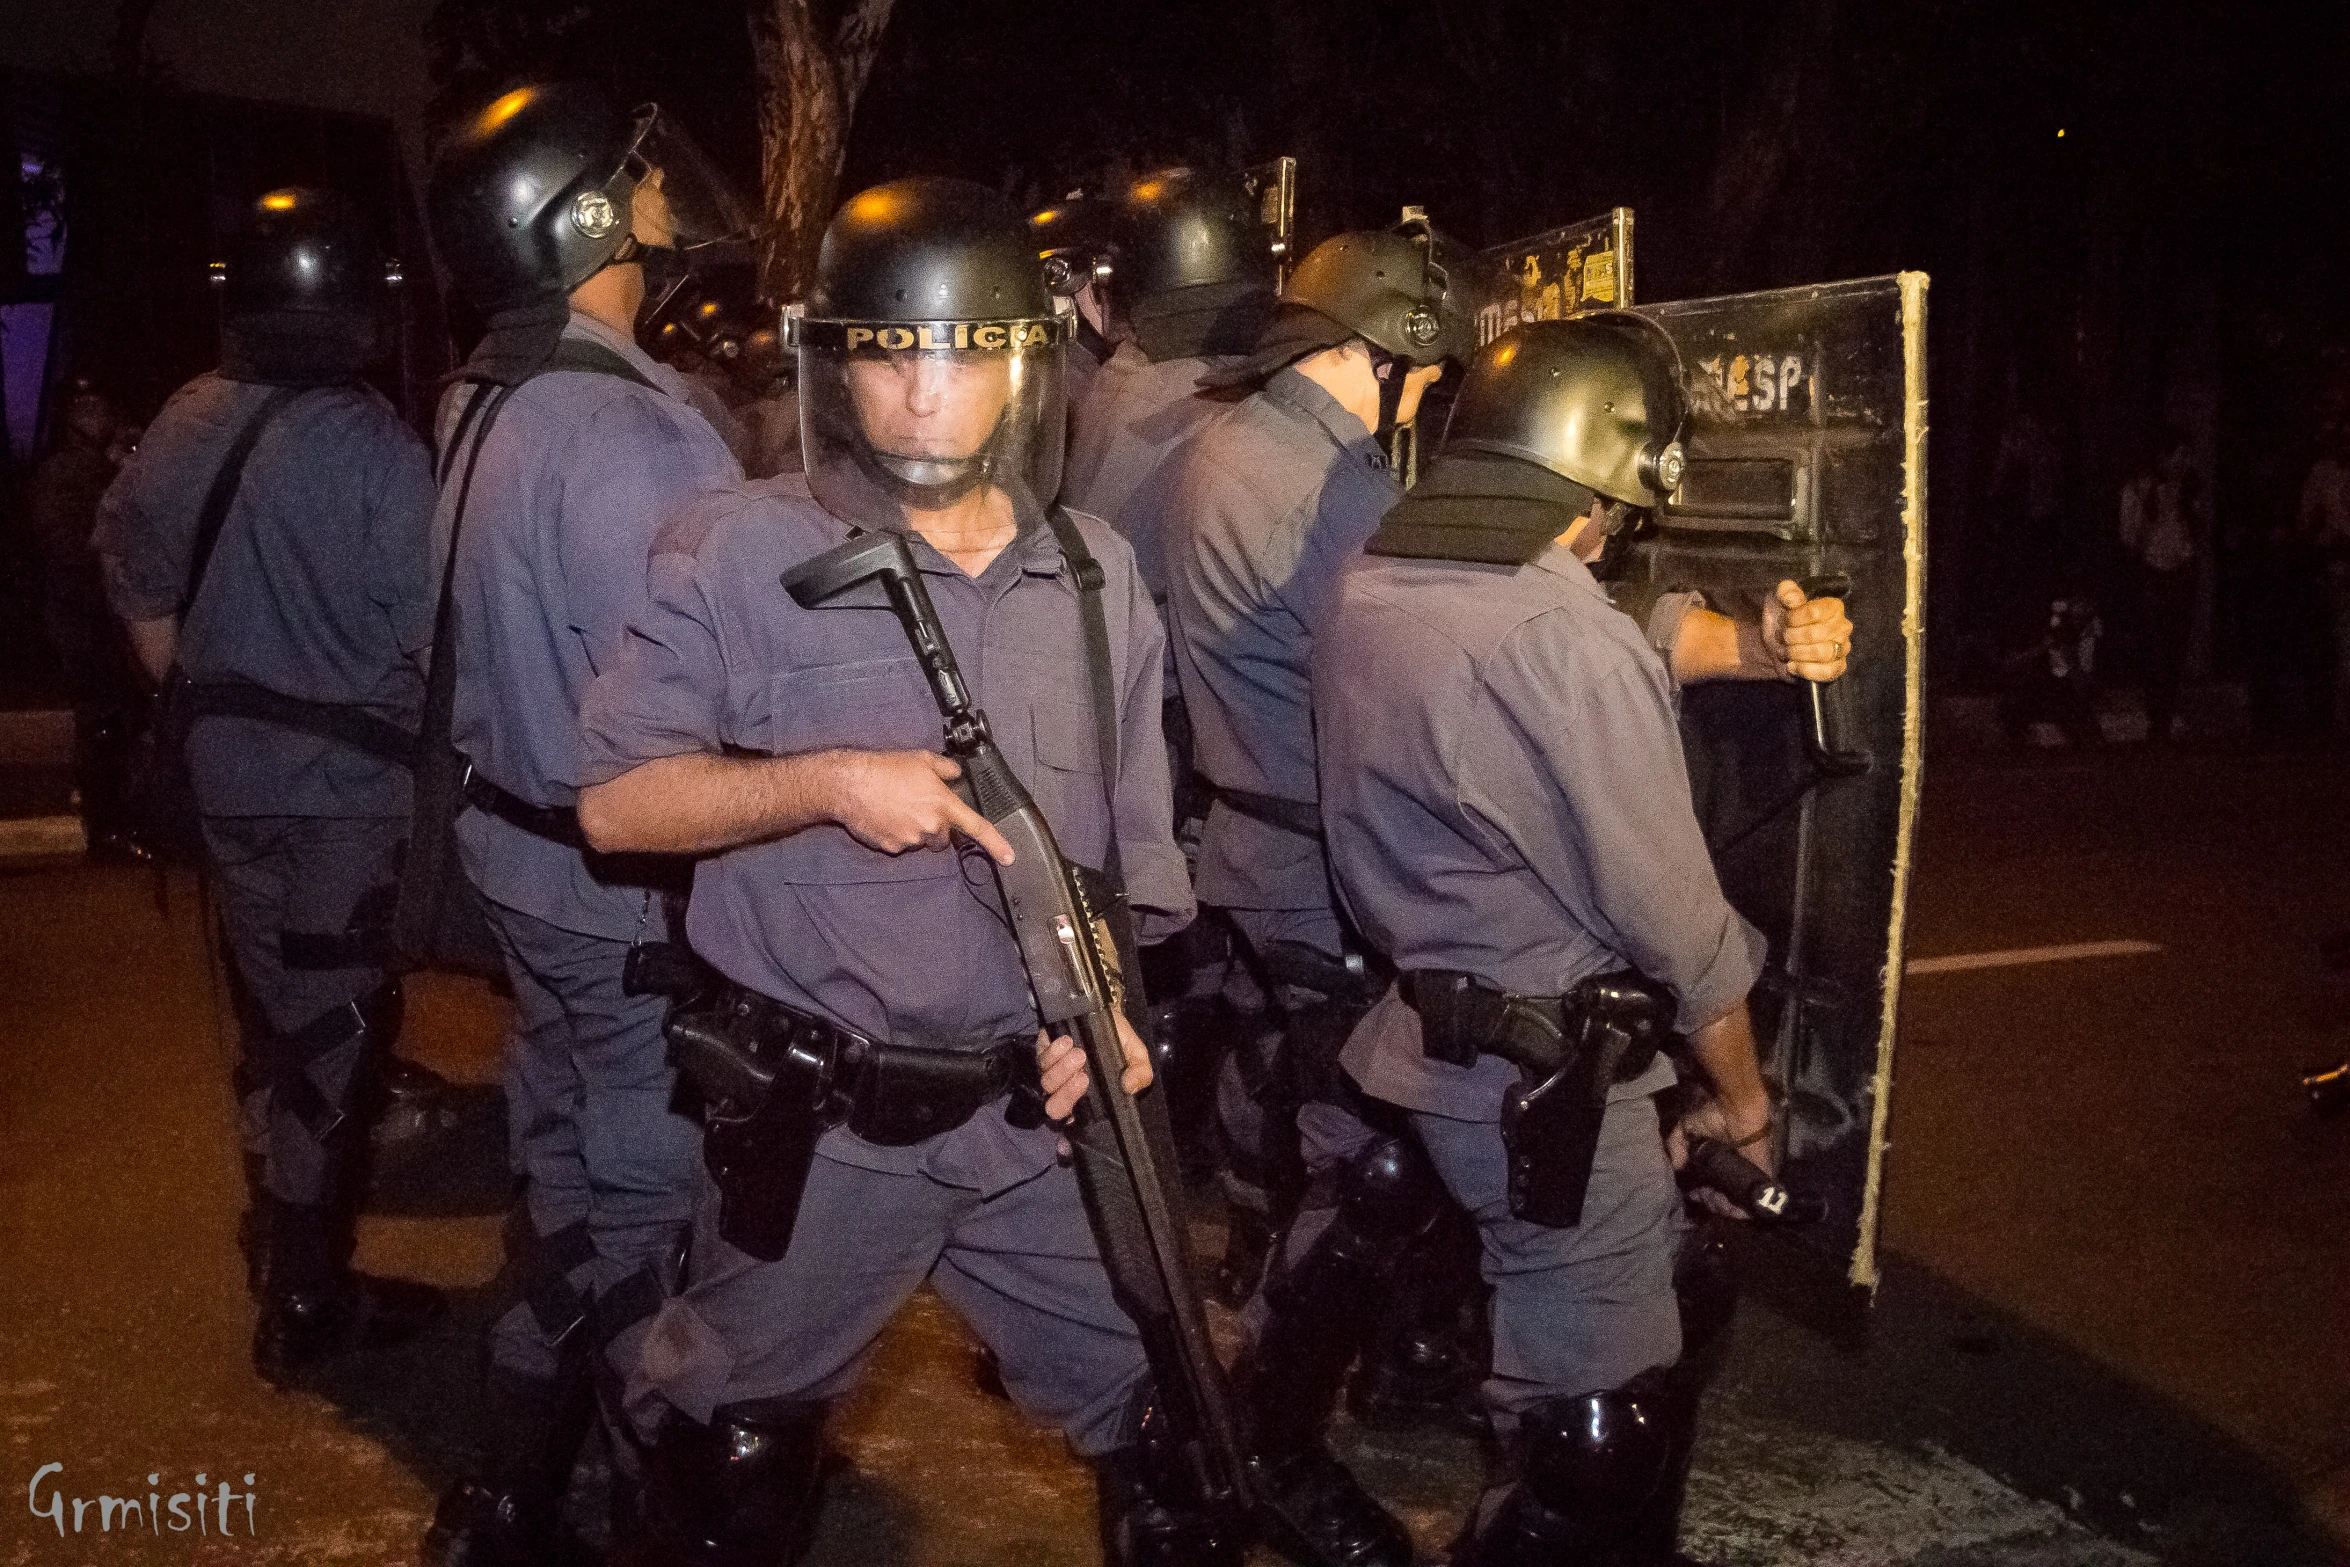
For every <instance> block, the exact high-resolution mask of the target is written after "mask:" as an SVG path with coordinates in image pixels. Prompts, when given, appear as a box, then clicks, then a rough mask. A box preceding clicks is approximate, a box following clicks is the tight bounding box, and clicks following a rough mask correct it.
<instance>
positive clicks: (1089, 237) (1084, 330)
mask: <svg viewBox="0 0 2350 1567" xmlns="http://www.w3.org/2000/svg"><path fill="white" fill-rule="evenodd" d="M1116 218H1117V205H1116V203H1114V202H1111V201H1107V200H1105V199H1103V198H1102V197H1100V196H1091V195H1088V194H1086V193H1085V192H1084V191H1082V190H1073V191H1071V192H1069V194H1068V195H1066V196H1064V197H1062V198H1061V199H1060V200H1059V201H1056V202H1054V203H1053V204H1052V205H1051V206H1049V207H1044V208H1041V209H1039V210H1038V211H1035V212H1032V213H1030V214H1029V215H1028V237H1029V239H1030V240H1031V241H1032V242H1034V244H1035V245H1036V253H1037V257H1038V259H1040V260H1042V261H1043V262H1044V280H1045V286H1046V287H1047V288H1050V289H1051V290H1052V291H1053V293H1054V294H1055V295H1057V296H1058V297H1060V298H1062V299H1066V300H1069V301H1070V302H1071V303H1072V304H1074V305H1075V306H1076V307H1077V324H1076V327H1075V332H1076V336H1075V337H1074V338H1073V339H1072V340H1071V342H1070V345H1069V354H1068V361H1069V362H1068V369H1067V371H1066V373H1065V374H1064V375H1063V377H1062V380H1063V381H1064V383H1065V386H1066V391H1067V394H1068V400H1069V422H1070V427H1071V429H1072V431H1074V429H1075V426H1076V421H1077V410H1079V409H1080V408H1083V407H1084V406H1085V405H1086V403H1087V402H1088V401H1089V400H1090V398H1091V397H1092V394H1093V383H1094V381H1095V380H1096V379H1098V378H1099V377H1100V375H1101V371H1102V366H1103V365H1104V364H1105V363H1106V362H1108V360H1109V357H1110V355H1111V354H1112V353H1113V352H1114V351H1115V350H1116V348H1117V346H1118V345H1117V344H1116V343H1114V342H1112V341H1111V340H1110V336H1109V322H1110V301H1109V290H1108V288H1107V287H1106V283H1105V280H1106V278H1107V276H1108V273H1109V270H1110V238H1111V232H1112V228H1113V225H1114V223H1115V221H1116ZM1068 477H1069V476H1068V471H1067V464H1066V462H1064V463H1063V465H1062V474H1061V479H1062V484H1063V487H1064V488H1066V486H1067V483H1068ZM1072 504H1074V503H1072Z"/></svg>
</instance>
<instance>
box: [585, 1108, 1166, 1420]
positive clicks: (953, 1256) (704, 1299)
mask: <svg viewBox="0 0 2350 1567" xmlns="http://www.w3.org/2000/svg"><path fill="white" fill-rule="evenodd" d="M998 1113H1000V1111H999V1110H998V1109H997V1108H996V1107H994V1106H989V1107H983V1108H982V1109H981V1110H980V1112H979V1114H981V1115H983V1116H984V1115H993V1114H998ZM957 1135H958V1134H957V1133H954V1132H948V1133H945V1134H942V1135H941V1136H940V1137H938V1138H933V1139H931V1140H930V1143H929V1144H918V1145H916V1146H917V1147H918V1148H922V1149H923V1150H924V1151H925V1152H929V1151H930V1150H931V1149H932V1148H934V1147H935V1145H937V1144H939V1143H943V1142H946V1141H947V1140H948V1139H951V1138H954V1137H956V1136H957ZM693 1271H694V1278H693V1282H692V1283H691V1284H690V1285H689V1286H688V1287H687V1288H686V1289H685V1290H684V1291H683V1292H682V1293H681V1294H679V1295H678V1296H677V1297H676V1298H674V1299H672V1300H671V1301H669V1302H668V1303H667V1304H666V1305H665V1306H664V1307H663V1308H662V1311H661V1315H660V1316H659V1317H658V1318H656V1319H655V1322H654V1325H653V1330H652V1332H651V1333H650V1334H649V1335H647V1337H646V1339H645V1342H644V1348H643V1353H642V1355H641V1356H640V1359H639V1362H638V1366H637V1370H636V1374H635V1375H634V1376H633V1377H632V1378H631V1379H630V1382H629V1387H628V1410H629V1414H630V1416H631V1418H632V1419H633V1420H634V1422H635V1424H636V1426H637V1429H638V1433H639V1434H640V1435H641V1436H643V1437H645V1438H646V1439H647V1440H650V1439H652V1437H653V1436H654V1435H655V1434H656V1433H657V1431H658V1429H659V1425H660V1422H661V1420H662V1418H663V1410H664V1409H674V1410H677V1411H679V1412H680V1413H682V1414H684V1415H685V1416H687V1417H688V1418H689V1419H693V1420H698V1421H707V1420H708V1419H709V1418H710V1415H711V1412H712V1411H713V1410H715V1409H717V1408H719V1407H720V1406H722V1405H725V1404H730V1403H734V1402H737V1401H739V1400H743V1399H751V1398H793V1399H829V1398H834V1397H837V1396H839V1395H840V1394H842V1393H845V1392H847V1391H848V1389H849V1388H850V1387H851V1386H853V1385H854V1384H855V1382H856V1380H857V1378H858V1376H859V1374H860V1373H861V1372H862V1371H863V1370H864V1365H865V1361H866V1358H867V1356H868V1355H869V1353H870V1352H871V1350H872V1348H873V1344H874V1341H875V1340H876V1339H878V1338H879V1337H880V1336H881V1331H882V1329H883V1328H884V1327H886V1326H887V1325H888V1323H889V1320H890V1318H891V1317H892V1316H894V1315H896V1313H897V1311H898V1308H899V1307H901V1306H903V1305H904V1304H905V1303H906V1301H907V1299H908V1298H909V1297H910V1296H912V1294H913V1293H914V1291H915V1289H916V1288H917V1287H919V1286H920V1285H921V1284H922V1283H923V1281H924V1280H926V1279H927V1280H929V1281H930V1282H931V1283H932V1284H933V1285H934V1286H935V1287H936V1289H937V1290H938V1293H939V1294H940V1295H941V1296H943V1297H944V1298H945V1300H946V1302H947V1304H948V1305H949V1306H951V1307H953V1308H954V1310H955V1312H956V1313H957V1314H958V1315H959V1316H961V1317H962V1319H963V1320H964V1322H966V1323H967V1324H969V1326H970V1327H971V1329H972V1331H973V1332H975V1333H976V1334H978V1336H979V1338H980V1339H981V1341H982V1342H984V1343H985V1344H986V1345H987V1347H988V1348H989V1349H991V1350H993V1351H994V1352H995V1356H996V1360H997V1362H998V1364H999V1365H1000V1367H1001V1368H1002V1371H1003V1378H1004V1387H1005V1390H1006V1391H1007V1392H1009V1393H1010V1394H1011V1396H1012V1402H1013V1403H1014V1404H1015V1405H1017V1406H1018V1407H1019V1409H1020V1411H1021V1413H1023V1414H1025V1415H1026V1416H1028V1417H1029V1418H1030V1419H1032V1420H1034V1421H1036V1422H1038V1423H1039V1424H1042V1425H1047V1426H1054V1427H1058V1428H1059V1429H1060V1430H1062V1431H1063V1432H1064V1433H1065V1434H1066V1435H1067V1437H1068V1440H1069V1444H1070V1446H1071V1447H1072V1448H1074V1449H1075V1450H1076V1451H1077V1453H1078V1455H1079V1456H1080V1457H1084V1458H1095V1457H1099V1456H1100V1455H1101V1454H1103V1453H1106V1452H1109V1451H1111V1450H1112V1449H1114V1448H1117V1447H1120V1446H1122V1445H1124V1444H1126V1443H1127V1442H1130V1441H1132V1440H1133V1438H1132V1435H1131V1432H1130V1431H1129V1429H1128V1425H1127V1420H1128V1412H1129V1405H1130V1403H1131V1402H1132V1400H1133V1397H1134V1394H1135V1390H1136V1389H1137V1387H1138V1386H1139V1385H1140V1384H1141V1383H1142V1381H1143V1379H1144V1377H1145V1376H1146V1375H1147V1373H1148V1366H1147V1363H1146V1362H1145V1360H1144V1357H1143V1352H1142V1340H1141V1338H1140V1336H1139V1335H1138V1334H1137V1333H1136V1332H1135V1328H1134V1324H1133V1322H1132V1321H1131V1320H1130V1319H1129V1318H1128V1317H1127V1316H1126V1314H1125V1312H1123V1311H1122V1310H1121V1309H1119V1306H1118V1303H1117V1301H1116V1300H1115V1299H1113V1298H1112V1296H1111V1294H1110V1281H1109V1275H1108V1274H1107V1273H1106V1272H1104V1271H1103V1268H1102V1263H1101V1253H1100V1251H1099V1250H1097V1249H1096V1247H1095V1244H1094V1238H1093V1231H1092V1229H1091V1228H1090V1226H1089V1225H1088V1224H1087V1222H1086V1218H1085V1209H1084V1205H1083V1203H1082V1202H1081V1200H1080V1199H1079V1197H1078V1192H1077V1177H1076V1175H1075V1173H1074V1172H1072V1171H1071V1170H1070V1169H1069V1168H1068V1167H1067V1166H1064V1165H1053V1166H1051V1167H1049V1168H1047V1169H1046V1170H1044V1171H1043V1172H1042V1173H1040V1174H1036V1175H1032V1176H1029V1177H1027V1178H1026V1179H1024V1180H1020V1181H1018V1182H1017V1183H1016V1184H1014V1185H1012V1186H1009V1187H1006V1188H1004V1189H1002V1190H1000V1191H997V1192H995V1193H993V1194H992V1195H983V1194H982V1193H981V1192H980V1191H979V1190H977V1189H976V1188H975V1187H970V1186H962V1185H956V1184H951V1183H949V1182H947V1181H943V1180H940V1179H938V1178H937V1177H936V1176H932V1175H927V1174H909V1175H897V1174H890V1173H886V1172H883V1171H879V1170H870V1169H865V1168H863V1167H861V1166H857V1165H851V1164H844V1163H841V1162H840V1161H838V1160H834V1159H830V1158H826V1157H824V1156H823V1155H821V1154H819V1155H818V1156H817V1158H816V1160H815V1164H814V1167H813V1169H812V1170H811V1171H810V1173H809V1176H808V1187H807V1191H806V1194H805V1195H804V1196H803V1197H802V1199H801V1204H800V1212H799V1218H798V1222H797V1224H796V1226H795V1228H794V1230H793V1232H792V1241H791V1245H790V1247H789V1249H787V1250H786V1251H785V1252H784V1254H783V1257H782V1258H781V1259H780V1260H779V1261H775V1262H761V1261H759V1260H758V1259H756V1258H754V1257H750V1256H747V1255H745V1254H744V1253H742V1252H740V1251H737V1250H736V1249H735V1248H734V1247H732V1246H730V1245H728V1244H727V1243H726V1242H725V1241H724V1240H723V1239H722V1238H721V1237H720V1236H719V1233H718V1192H717V1188H716V1186H715V1185H714V1184H713V1183H711V1182H710V1181H709V1180H708V1179H707V1178H706V1177H705V1179H704V1181H703V1189H702V1196H701V1201H700V1203H699V1204H698V1206H697V1207H696V1209H695V1216H694V1240H693Z"/></svg>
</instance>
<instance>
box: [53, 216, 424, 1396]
mask: <svg viewBox="0 0 2350 1567" xmlns="http://www.w3.org/2000/svg"><path fill="white" fill-rule="evenodd" d="M386 275H387V267H386V263H385V258H384V255H383V252H382V251H381V250H380V249H379V248H378V246H377V244H376V242H375V239H374V237H373V235H372V234H371V233H370V231H369V226H368V224H367V223H366V221H365V220H364V219H363V218H362V217H361V215H360V213H359V212H358V210H357V209H356V208H355V207H354V206H353V205H352V204H351V203H350V202H349V201H347V200H346V199H344V198H343V197H341V196H339V195H337V194H335V193H333V192H331V191H322V190H309V189H286V190H275V191H271V192H269V193H268V194H267V195H265V196H263V197H261V198H260V200H259V202H258V203H256V205H255V206H254V207H253V208H252V210H251V211H250V212H249V213H248V214H247V221H246V222H245V224H244V226H243V229H242V232H241V234H240V236H239V238H238V240H237V242H236V245H235V247H234V249H233V250H232V252H231V254H230V257H229V259H228V261H227V262H226V263H225V265H224V266H223V268H222V269H221V273H220V276H221V278H222V280H223V289H222V292H223V299H222V312H223V318H224V325H223V327H222V332H221V364H220V369H219V370H218V371H217V372H213V373H208V374H205V375H201V376H198V377H197V378H196V379H195V380H193V381H191V382H189V383H188V384H187V385H186V386H184V387H182V388H180V390H179V391H178V392H177V393H175V394H174V395H173V396H172V398H171V400H170V402H168V403H167V404H165V406H164V408H163V411H162V412H161V413H160V414H158V415H157V416H156V419H155V422H154V424H153V425H151V426H150V427H149V428H148V430H147V432H146V435H145V437H144V439H142V440H141V442H140V443H139V447H138V450H137V453H136V454H135V455H134V456H133V457H132V458H131V459H130V461H129V462H128V463H127V464H126V465H125V466H124V467H123V469H122V471H121V473H120V474H118V475H117V476H116V477H115V479H114V481H113V483H112V484H111V485H110V486H109V487H108V488H107V490H106V493H105V496H104V498H103V499H102V500H101V501H100V503H99V506H98V515H97V525H96V532H95V538H94V542H95V544H96V546H97V549H98V552H99V555H100V558H101V561H102V563H103V568H104V574H105V579H106V590H107V597H108V600H109V602H110V603H111V605H112V607H113V609H114V612H115V614H116V615H118V616H119V617H120V618H121V619H122V620H123V621H124V623H125V624H126V626H127V628H128V630H129V633H130V639H131V642H132V645H133V648H134V650H135V652H136V653H137V655H138V658H139V661H140V662H141V664H142V665H144V667H145V669H146V671H147V673H148V674H149V675H150V676H152V677H154V678H155V679H157V680H158V681H160V682H162V683H163V684H164V686H165V687H166V692H165V704H164V705H165V708H166V710H167V712H168V713H169V714H170V715H171V719H170V730H171V732H170V733H169V734H167V735H166V736H165V737H164V740H163V742H162V743H164V744H166V745H174V744H180V743H183V742H184V745H185V754H186V758H187V766H188V775H189V778H190V781H191V782H192V784H193V787H194V793H195V803H196V806H197V808H198V810H200V812H201V813H202V816H201V821H202V829H203V846H204V851H205V856H206V859H207V861H208V863H209V866H210V869H211V872H212V876H213V880H214V885H215V886H216V888H217V890H218V894H219V898H220V910H221V923H222V928H223V932H224V934H225V936H226V938H227V943H228V948H229V954H230V960H231V970H232V974H233V977H234V979H235V980H236V982H237V983H236V989H237V992H238V998H239V1002H240V1007H239V1011H240V1014H241V1018H240V1021H241V1023H242V1025H243V1036H244V1037H243V1049H242V1053H241V1056H240V1059H239V1062H238V1066H237V1081H238V1092H239V1098H240V1102H241V1105H242V1112H243V1118H244V1126H245V1133H246V1147H247V1152H248V1175H249V1178H250V1182H249V1184H250V1186H251V1192H250V1196H251V1199H252V1201H253V1204H254V1210H253V1212H252V1214H251V1215H250V1216H249V1217H250V1218H251V1219H252V1220H254V1221H256V1222H255V1223H254V1225H253V1229H254V1232H255V1238H256V1240H257V1241H258V1248H257V1255H258V1260H259V1262H260V1264H261V1266H260V1270H259V1272H260V1294H261V1312H260V1321H259V1324H258V1326H257V1327H256V1329H255V1331H254V1336H253V1360H254V1365H255V1366H256V1368H257V1369H258V1370H259V1371H260V1372H261V1374H262V1375H263V1376H264V1377H267V1378H269V1379H270V1380H272V1381H282V1380H284V1379H285V1378H286V1377H288V1376H290V1375H292V1374H294V1373H296V1372H298V1371H300V1370H301V1369H302V1368H304V1367H305V1366H307V1365H310V1364H311V1363H313V1362H314V1361H316V1360H317V1359H318V1358H319V1357H320V1356H322V1355H323V1354H325V1353H327V1352H328V1351H330V1350H331V1349H333V1348H335V1347H337V1346H338V1345H342V1344H346V1343H348V1342H350V1341H351V1339H352V1336H353V1335H354V1334H356V1335H358V1337H359V1338H360V1339H361V1340H362V1341H364V1342H378V1343H380V1342H387V1341H390V1340H392V1339H396V1338H399V1337H402V1336H405V1335H407V1334H409V1333H411V1332H413V1331H415V1330H416V1329H417V1328H418V1327H419V1326H421V1325H422V1324H423V1323H424V1322H426V1321H427V1320H429V1319H430V1318H431V1317H432V1316H433V1315H435V1314H436V1313H438V1312H439V1311H440V1310H441V1300H440V1296H439V1294H438V1292H436V1291H433V1290H430V1289H428V1288H426V1287H424V1286H422V1285H418V1284H413V1283H408V1282H405V1281H395V1280H385V1279H375V1278H370V1277H368V1276H366V1275H364V1274H359V1273H355V1272H353V1271H352V1269H351V1267H350V1261H349V1258H350V1250H351V1244H352V1225H353V1220H354V1217H355V1215H356V1211H357V1207H358V1203H359V1200H360V1198H361V1196H362V1187H363V1185H364V1180H363V1165H364V1158H365V1154H366V1149H367V1133H366V1125H367V1120H368V1116H367V1113H366V1107H367V1105H368V1102H369V1100H370V1098H371V1097H372V1095H373V1094H374V1093H375V1091H376V1090H377V1088H378V1086H379V1084H380V1079H381V1074H382V1067H383V1061H384V1058H385V1056H386V1054H387V1052H388V1050H389V1048H390V1045H391V1041H392V1039H393V1037H394V1036H395V1035H396V1034H397V1033H398V1031H399V1006H400V991H399V986H398V984H397V983H396V981H395V980H394V979H393V978H392V976H391V974H390V972H389V971H388V969H387V968H386V966H385V954H384V951H383V944H382V942H381V940H380V936H381V931H380V928H379V927H380V923H381V921H382V919H383V917H384V913H385V908H386V899H387V895H388V891H389V881H390V878H391V876H392V875H393V869H394V860H395V855H396V852H397V849H398V845H399V842H400V839H401V836H402V834H403V832H404V830H405V825H406V812H407V810H408V804H409V786H408V777H407V774H406V772H405V770H404V767H403V763H404V760H405V757H404V751H403V746H404V742H405V739H406V734H405V731H407V730H408V729H410V728H412V727H413V726H414V724H415V721H416V713H417V708H418V706H419V703H420V702H421V699H422V694H423V681H422V655H423V652H424V649H425V647H426V644H427V643H428V642H429V641H430V640H431V636H430V632H431V619H432V564H431V563H432V541H431V533H430V528H431V521H432V467H431V462H430V459H429V458H428V457H427V456H426V454H425V450H424V447H423V444H422V443H421V442H419V441H418V440H417V439H416V437H415V436H414V435H413V434H411V433H410V432H409V431H408V429H407V427H406V426H405V425H403V424H402V423H401V421H400V417H399V415H398V414H397V413H396V412H395V411H394V410H393V408H392V407H391V405H390V404H389V403H387V402H386V401H385V400H384V399H383V398H382V396H380V395H379V394H378V393H376V392H375V391H374V390H372V389H371V388H370V387H368V386H367V385H366V384H365V383H364V382H363V381H361V379H360V372H361V370H362V369H363V368H364V367H365V366H366V365H367V364H368V363H369V362H370V361H371V360H372V359H373V358H374V357H375V356H376V354H377V351H378V348H379V345H380V343H381V340H382V336H383V331H384V326H385V317H386Z"/></svg>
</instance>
